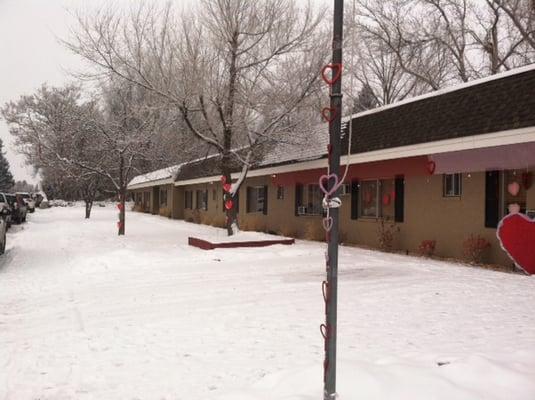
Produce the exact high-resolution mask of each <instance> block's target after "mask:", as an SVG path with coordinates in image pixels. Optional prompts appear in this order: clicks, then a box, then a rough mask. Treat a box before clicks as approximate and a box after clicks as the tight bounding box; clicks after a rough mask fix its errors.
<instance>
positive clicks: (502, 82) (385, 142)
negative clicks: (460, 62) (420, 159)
mask: <svg viewBox="0 0 535 400" xmlns="http://www.w3.org/2000/svg"><path fill="white" fill-rule="evenodd" d="M497 78H498V79H492V78H490V80H485V79H484V80H483V82H481V83H478V82H477V81H476V82H469V83H468V85H467V86H466V87H461V88H460V89H455V90H451V91H448V89H446V93H443V94H440V93H437V94H436V95H435V96H431V97H424V98H422V99H417V100H415V101H408V102H407V103H406V104H400V105H396V106H394V107H391V108H388V107H387V108H385V109H384V110H380V109H378V110H372V111H371V112H368V113H366V112H364V113H362V115H360V116H359V115H357V116H355V118H353V120H352V123H353V127H352V129H353V138H354V139H355V140H353V141H352V146H351V153H352V154H357V153H364V152H368V151H373V150H381V149H387V148H392V147H399V146H407V145H412V144H417V143H426V142H434V141H438V140H445V139H454V138H460V137H463V136H472V135H479V134H485V133H492V132H499V131H504V130H510V129H518V128H524V127H528V126H534V125H535V69H530V70H527V71H524V72H520V73H513V74H511V75H507V74H506V76H504V77H497Z"/></svg>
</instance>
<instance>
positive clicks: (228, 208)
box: [225, 200, 234, 210]
mask: <svg viewBox="0 0 535 400" xmlns="http://www.w3.org/2000/svg"><path fill="white" fill-rule="evenodd" d="M233 206H234V202H233V201H232V200H227V201H225V208H226V209H227V210H230V209H231V208H232V207H233Z"/></svg>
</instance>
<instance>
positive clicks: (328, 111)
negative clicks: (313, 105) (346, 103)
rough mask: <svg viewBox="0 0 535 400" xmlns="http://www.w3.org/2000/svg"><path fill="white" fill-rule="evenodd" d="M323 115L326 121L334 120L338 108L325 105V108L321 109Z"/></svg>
mask: <svg viewBox="0 0 535 400" xmlns="http://www.w3.org/2000/svg"><path fill="white" fill-rule="evenodd" d="M321 116H322V117H323V119H324V120H325V122H328V123H331V122H333V121H334V119H335V118H336V108H332V107H325V108H324V109H323V110H321Z"/></svg>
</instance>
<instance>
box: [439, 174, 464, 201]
mask: <svg viewBox="0 0 535 400" xmlns="http://www.w3.org/2000/svg"><path fill="white" fill-rule="evenodd" d="M443 183H444V185H443V188H444V189H443V193H442V194H443V196H444V197H460V196H461V192H462V175H461V174H444V178H443Z"/></svg>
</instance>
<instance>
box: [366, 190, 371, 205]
mask: <svg viewBox="0 0 535 400" xmlns="http://www.w3.org/2000/svg"><path fill="white" fill-rule="evenodd" d="M371 202H372V192H370V191H369V190H366V191H365V192H364V203H366V205H367V206H369V205H370V204H371Z"/></svg>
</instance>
